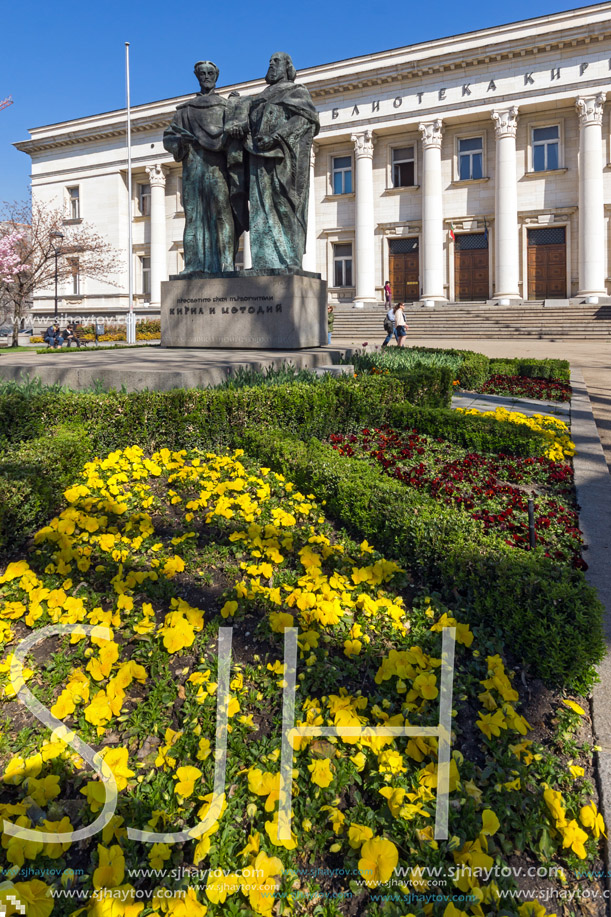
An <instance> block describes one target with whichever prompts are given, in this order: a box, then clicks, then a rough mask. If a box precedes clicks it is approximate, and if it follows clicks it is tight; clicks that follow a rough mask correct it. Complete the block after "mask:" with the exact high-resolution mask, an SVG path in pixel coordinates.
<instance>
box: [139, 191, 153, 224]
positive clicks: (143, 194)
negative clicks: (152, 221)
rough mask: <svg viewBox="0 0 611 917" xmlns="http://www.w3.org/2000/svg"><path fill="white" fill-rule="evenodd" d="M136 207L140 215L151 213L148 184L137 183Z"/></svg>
mask: <svg viewBox="0 0 611 917" xmlns="http://www.w3.org/2000/svg"><path fill="white" fill-rule="evenodd" d="M138 208H139V210H140V215H141V216H143V217H148V216H150V215H151V186H150V185H149V184H140V185H138Z"/></svg>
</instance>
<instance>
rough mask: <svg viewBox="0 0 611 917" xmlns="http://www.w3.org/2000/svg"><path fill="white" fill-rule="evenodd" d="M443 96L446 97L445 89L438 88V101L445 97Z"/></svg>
mask: <svg viewBox="0 0 611 917" xmlns="http://www.w3.org/2000/svg"><path fill="white" fill-rule="evenodd" d="M445 97H446V91H445V89H440V90H439V101H440V102H441V100H442V99H445Z"/></svg>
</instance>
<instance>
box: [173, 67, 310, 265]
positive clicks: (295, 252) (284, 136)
mask: <svg viewBox="0 0 611 917" xmlns="http://www.w3.org/2000/svg"><path fill="white" fill-rule="evenodd" d="M218 74H219V71H218V67H216V66H215V64H213V63H211V62H210V61H199V62H198V63H197V64H196V65H195V75H196V77H197V79H198V81H199V84H200V86H201V92H199V93H198V94H197V95H196V96H195V98H193V99H191V100H190V101H189V102H185V103H184V104H183V105H179V106H178V108H177V109H176V114H175V116H174V119H173V121H172V124H171V126H170V127H169V128H168V129H167V130H166V131H165V133H164V135H163V143H164V146H165V148H166V150H168V151H169V152H170V153H172V155H173V156H174V159H175V160H177V161H178V162H182V164H183V171H182V194H183V207H184V211H185V233H184V258H185V267H184V271H183V272H182V276H186V275H193V274H199V273H204V274H220V273H226V272H230V271H234V270H235V255H236V253H237V251H238V246H239V240H240V236H241V234H242V233H243V232H245V231H247V230H250V250H251V256H252V269H253V271H254V270H258V271H269V270H272V271H278V270H280V271H283V272H288V273H293V272H300V271H301V263H302V258H303V254H304V251H305V242H306V227H307V214H308V192H309V177H310V151H311V148H312V141H313V139H314V137H315V136H316V134H317V133H318V130H319V123H318V114H317V112H316V109H315V108H314V105H313V103H312V99H311V97H310V93H309V92H308V90H307V89H306V88H305V86H301V85H299V84H296V83H295V76H296V73H295V68H294V67H293V63H292V61H291V58H290V57H289V55H288V54H282V53H277V54H273V55H272V57H271V59H270V63H269V69H268V71H267V75H266V77H265V80H266V82H267V83H268V86H267V88H266V89H265V90H264V91H263V92H262V93H261V94H260V95H256V96H250V97H246V98H241V97H240V96H239V95H238V94H237V93H232V94H231V95H230V97H229V98H223V97H222V96H220V95H218V94H217V93H216V92H215V91H214V89H215V86H216V81H217V79H218Z"/></svg>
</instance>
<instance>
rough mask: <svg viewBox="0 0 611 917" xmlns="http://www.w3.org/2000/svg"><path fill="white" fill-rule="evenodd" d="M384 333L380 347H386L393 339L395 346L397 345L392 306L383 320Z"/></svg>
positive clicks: (397, 339)
mask: <svg viewBox="0 0 611 917" xmlns="http://www.w3.org/2000/svg"><path fill="white" fill-rule="evenodd" d="M384 331H385V332H386V337H385V338H384V342H383V344H382V347H387V346H388V344H389V343H390V341H391V340H392V339H393V338H394V339H395V340H396V342H397V344H398V343H399V338H398V336H397V329H396V327H395V310H394V309H393V307H392V306H390V308H389V310H388V312H387V313H386V317H385V319H384Z"/></svg>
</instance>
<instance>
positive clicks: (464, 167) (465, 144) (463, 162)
mask: <svg viewBox="0 0 611 917" xmlns="http://www.w3.org/2000/svg"><path fill="white" fill-rule="evenodd" d="M483 148H484V142H483V139H482V138H481V137H469V138H468V139H466V140H459V141H458V179H459V181H473V179H476V178H483V177H484V173H483V170H482V160H483Z"/></svg>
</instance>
